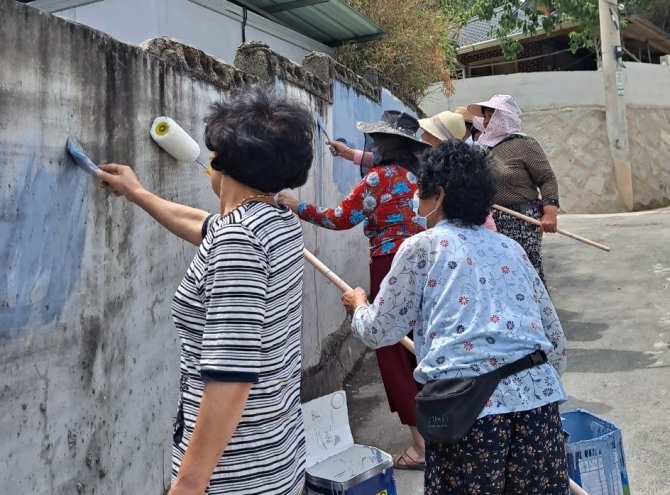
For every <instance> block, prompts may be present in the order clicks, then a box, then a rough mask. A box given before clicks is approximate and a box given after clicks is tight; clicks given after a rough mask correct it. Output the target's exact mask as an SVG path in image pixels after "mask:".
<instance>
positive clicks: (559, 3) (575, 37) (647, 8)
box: [438, 0, 670, 59]
mask: <svg viewBox="0 0 670 495" xmlns="http://www.w3.org/2000/svg"><path fill="white" fill-rule="evenodd" d="M438 2H439V5H440V7H441V9H442V11H443V12H444V13H445V15H447V16H448V17H449V18H450V19H451V20H452V21H453V22H456V23H458V25H459V26H461V27H462V26H464V25H465V24H467V22H468V20H469V19H471V18H473V17H477V18H480V19H483V20H487V21H490V20H491V19H493V18H494V17H496V16H499V17H498V23H497V27H495V28H494V29H493V31H492V32H491V33H490V34H491V35H492V36H495V37H496V38H497V39H498V40H499V41H500V44H501V48H502V52H503V55H504V56H505V57H506V58H508V59H514V58H516V57H517V56H518V55H519V53H520V52H521V50H522V46H521V44H520V43H519V41H518V40H516V39H513V38H511V37H510V34H511V33H514V32H517V31H519V32H521V33H523V34H524V35H526V36H533V35H535V34H537V32H538V30H539V29H540V28H541V29H543V30H544V31H545V32H546V33H551V32H552V31H555V30H556V29H557V28H558V27H559V26H561V25H565V24H567V23H571V24H573V25H574V29H573V30H572V31H571V32H570V33H569V37H570V48H571V49H572V51H573V52H575V51H577V50H578V49H579V48H589V49H593V50H596V49H598V47H599V45H600V23H599V14H598V0H531V1H524V0H470V1H465V0H438ZM612 3H614V2H612ZM619 3H621V4H622V5H623V6H624V13H629V12H637V13H639V14H641V15H642V16H644V17H646V18H647V19H649V20H650V21H651V22H653V23H655V24H656V25H657V26H659V27H661V28H662V29H665V30H667V29H668V28H669V27H670V1H668V0H629V1H627V2H626V1H625V0H623V1H622V0H620V2H619ZM497 9H500V10H499V11H498V10H497ZM622 25H625V20H622Z"/></svg>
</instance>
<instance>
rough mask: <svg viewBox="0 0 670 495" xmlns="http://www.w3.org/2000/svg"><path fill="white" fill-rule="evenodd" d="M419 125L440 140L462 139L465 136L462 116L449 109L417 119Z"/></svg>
mask: <svg viewBox="0 0 670 495" xmlns="http://www.w3.org/2000/svg"><path fill="white" fill-rule="evenodd" d="M419 127H421V129H423V130H424V131H426V132H427V133H429V134H432V135H433V136H435V137H436V138H437V139H439V140H440V141H446V140H447V139H463V137H464V136H465V120H463V116H462V115H459V114H457V113H454V112H449V111H445V112H440V113H438V114H437V115H434V116H433V117H429V118H427V119H419Z"/></svg>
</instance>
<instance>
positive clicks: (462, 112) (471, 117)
mask: <svg viewBox="0 0 670 495" xmlns="http://www.w3.org/2000/svg"><path fill="white" fill-rule="evenodd" d="M454 112H455V113H457V114H458V115H461V116H462V117H463V120H465V123H466V124H472V122H473V120H474V118H475V116H474V115H472V114H471V113H470V112H468V109H467V108H465V107H456V108H455V109H454Z"/></svg>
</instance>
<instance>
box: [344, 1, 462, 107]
mask: <svg viewBox="0 0 670 495" xmlns="http://www.w3.org/2000/svg"><path fill="white" fill-rule="evenodd" d="M348 3H349V4H350V5H351V6H352V7H354V8H355V9H357V10H359V11H360V12H362V13H364V14H365V15H366V16H367V17H369V18H370V19H371V20H372V21H373V22H375V23H377V24H378V25H379V26H380V27H381V28H382V29H383V30H384V32H385V36H384V37H383V38H382V39H380V40H377V41H371V42H367V43H348V44H345V45H344V46H341V47H339V48H338V49H337V50H336V59H337V61H338V62H341V63H342V64H344V65H346V66H347V67H349V68H351V69H352V70H354V71H360V70H361V69H363V68H364V67H368V66H369V67H375V68H377V69H378V70H379V71H381V72H382V73H383V74H384V75H385V76H386V77H388V78H389V79H390V80H391V81H392V82H393V83H394V84H395V85H396V86H397V87H398V89H400V91H401V92H402V93H404V94H405V95H406V96H408V97H409V98H411V99H413V100H414V101H419V100H420V99H421V97H423V96H424V95H425V93H426V91H427V90H428V87H429V86H430V85H431V84H433V83H435V82H442V83H443V88H444V92H445V94H449V93H450V92H451V91H452V90H453V88H452V70H453V69H454V68H455V66H456V51H455V43H454V41H453V38H452V36H450V35H451V34H452V32H454V31H455V29H453V28H452V26H453V24H452V23H451V22H450V21H449V19H448V18H447V16H446V15H445V13H444V12H443V11H442V10H441V9H440V8H439V6H438V5H437V3H436V2H435V0H348Z"/></svg>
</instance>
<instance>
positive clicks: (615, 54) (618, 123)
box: [598, 0, 633, 211]
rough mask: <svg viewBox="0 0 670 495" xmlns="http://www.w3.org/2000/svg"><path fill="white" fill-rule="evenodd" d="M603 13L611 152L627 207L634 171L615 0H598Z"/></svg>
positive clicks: (603, 56) (599, 9)
mask: <svg viewBox="0 0 670 495" xmlns="http://www.w3.org/2000/svg"><path fill="white" fill-rule="evenodd" d="M598 11H599V14H600V46H601V49H602V50H601V51H602V68H603V78H604V80H605V118H606V122H607V137H608V139H609V148H610V154H611V155H612V161H613V162H614V177H615V179H616V183H617V187H618V189H619V193H620V194H621V199H622V200H623V203H624V205H625V206H626V209H627V210H629V211H630V210H632V209H633V174H632V168H631V164H630V150H629V147H628V125H627V124H626V100H625V99H624V89H625V77H624V69H625V67H624V65H623V62H622V56H623V49H622V47H621V32H620V29H619V28H620V24H619V10H618V8H617V4H616V2H615V1H614V0H598Z"/></svg>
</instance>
